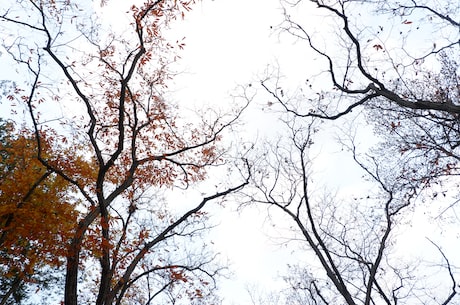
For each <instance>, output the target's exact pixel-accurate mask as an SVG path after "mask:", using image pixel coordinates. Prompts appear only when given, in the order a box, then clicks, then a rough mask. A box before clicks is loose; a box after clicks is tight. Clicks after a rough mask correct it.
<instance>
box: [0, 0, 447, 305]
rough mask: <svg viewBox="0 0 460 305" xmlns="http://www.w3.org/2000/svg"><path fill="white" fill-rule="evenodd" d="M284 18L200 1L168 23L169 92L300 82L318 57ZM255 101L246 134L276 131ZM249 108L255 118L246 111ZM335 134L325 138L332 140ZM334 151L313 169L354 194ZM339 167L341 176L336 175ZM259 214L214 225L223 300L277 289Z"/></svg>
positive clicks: (208, 95)
mask: <svg viewBox="0 0 460 305" xmlns="http://www.w3.org/2000/svg"><path fill="white" fill-rule="evenodd" d="M114 1H115V0H114ZM282 17H283V16H282V10H281V8H280V4H279V0H214V1H212V0H204V1H202V2H198V3H197V4H196V5H194V6H193V9H192V11H191V12H189V13H188V14H187V15H186V19H185V20H184V21H178V22H176V24H175V25H174V26H173V29H172V33H173V34H177V36H178V38H181V37H183V36H185V37H186V40H185V42H186V47H185V50H184V51H183V52H182V53H181V56H182V60H181V61H180V62H179V65H178V67H179V68H180V70H182V71H183V73H181V74H179V75H178V76H177V77H176V78H175V79H173V83H174V85H172V86H170V89H171V92H172V96H173V97H174V98H175V99H177V100H178V102H179V103H180V104H181V105H184V104H187V105H188V104H190V107H193V106H195V105H197V106H198V105H200V104H202V103H203V104H210V105H222V106H223V107H225V106H226V105H227V104H228V103H231V101H232V99H231V95H232V94H234V93H235V88H236V87H237V86H238V85H245V84H248V83H253V82H257V80H258V79H260V77H261V76H262V75H263V74H264V71H266V69H267V66H268V65H274V64H276V63H279V65H280V66H281V67H282V68H283V72H284V73H286V74H289V75H290V77H291V79H292V82H293V84H294V86H295V83H296V82H297V81H302V78H303V77H304V71H306V70H307V69H308V67H309V65H313V64H316V63H315V62H312V61H311V60H310V58H309V57H308V56H309V54H308V52H307V51H306V48H305V47H299V45H296V44H294V43H293V41H292V40H291V39H289V38H288V37H281V39H282V42H283V43H280V38H279V36H278V35H277V34H276V33H273V30H272V29H271V28H270V26H276V25H277V24H279V23H280V22H281V21H282ZM305 18H308V17H307V16H305ZM312 20H313V19H312ZM0 58H1V57H0ZM1 64H3V63H2V62H0V65H1ZM0 76H1V75H0ZM2 78H6V77H0V79H2ZM254 102H255V103H254V104H253V105H252V107H253V108H252V109H250V111H249V114H247V115H246V116H245V119H247V120H248V125H247V126H249V128H248V131H250V132H248V136H249V137H251V134H252V135H254V136H256V135H259V137H263V136H268V135H270V134H272V133H276V130H275V129H274V128H272V126H273V121H272V119H273V117H272V116H270V115H269V114H267V115H266V117H264V116H262V115H260V114H261V112H259V111H260V110H261V108H262V107H264V104H265V103H266V102H267V101H266V100H265V99H264V98H263V95H261V96H260V97H258V98H257V99H256V100H255V101H254ZM0 109H1V108H0ZM254 113H257V116H255V117H251V115H253V114H254ZM332 133H333V132H331V133H330V134H329V136H330V137H329V138H328V139H332V138H333V136H332V135H331V134H332ZM339 151H340V149H339V148H337V147H336V146H334V145H329V144H328V142H327V141H324V143H322V145H321V146H320V147H319V148H318V158H317V159H316V162H317V163H316V164H317V168H316V169H317V170H318V171H320V172H321V173H322V177H323V179H326V178H325V177H328V179H329V182H331V181H332V182H334V181H335V183H336V184H337V185H338V184H339V183H343V182H346V183H345V184H342V187H344V188H343V189H341V191H342V192H348V193H352V192H353V191H354V190H356V189H358V188H359V187H360V185H357V184H354V182H355V181H358V180H359V174H356V172H355V171H354V170H353V166H352V165H350V164H349V163H347V162H346V161H347V160H349V159H347V158H348V156H346V155H343V154H338V152H339ZM319 152H321V153H319ZM337 168H340V172H341V173H342V174H341V175H339V174H337ZM330 177H333V179H331V178H330ZM323 182H325V181H323ZM333 184H334V183H333ZM420 213H423V211H420ZM264 215H265V214H264V212H263V208H261V210H260V211H258V210H257V209H253V210H246V211H244V213H242V214H237V213H233V214H223V215H219V216H220V217H219V216H218V217H216V218H215V219H216V220H217V221H219V222H221V225H220V226H218V227H216V228H215V229H214V231H213V233H212V237H213V239H214V242H215V245H216V248H217V249H218V250H219V251H221V252H222V254H223V255H225V256H227V257H228V258H229V259H230V263H231V265H230V267H231V269H230V271H232V272H234V277H233V278H232V279H230V280H228V281H225V282H224V283H223V285H222V294H223V297H224V298H225V301H224V305H231V304H249V301H248V298H249V295H248V294H247V292H246V291H245V289H246V288H245V286H246V285H254V284H255V285H259V286H260V288H261V289H267V290H270V288H279V287H276V286H277V283H278V281H279V279H277V277H278V275H280V274H282V273H283V272H284V270H285V267H286V263H287V262H289V260H290V259H291V258H293V256H292V255H291V254H290V253H291V252H290V250H289V249H286V248H283V247H280V245H279V244H278V243H277V241H276V240H275V239H271V238H269V236H267V234H266V232H267V230H266V228H265V229H262V227H265V226H266V224H267V222H265V216H264ZM422 227H424V224H423V223H420V224H417V223H416V222H414V226H413V230H420V228H422ZM425 228H427V226H425ZM419 232H420V231H419ZM427 234H428V232H427ZM418 236H419V237H420V238H419V240H418V241H417V242H420V243H422V241H421V240H422V239H423V238H424V236H423V235H421V234H418ZM447 238H451V237H447Z"/></svg>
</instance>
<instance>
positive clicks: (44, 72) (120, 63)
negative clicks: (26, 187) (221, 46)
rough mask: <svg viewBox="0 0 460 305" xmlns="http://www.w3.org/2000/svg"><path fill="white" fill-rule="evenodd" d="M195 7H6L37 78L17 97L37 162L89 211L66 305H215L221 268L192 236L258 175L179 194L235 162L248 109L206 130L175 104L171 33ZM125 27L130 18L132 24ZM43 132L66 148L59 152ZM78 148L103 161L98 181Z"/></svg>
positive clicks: (79, 221)
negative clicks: (170, 93) (210, 208)
mask: <svg viewBox="0 0 460 305" xmlns="http://www.w3.org/2000/svg"><path fill="white" fill-rule="evenodd" d="M192 3H193V1H172V0H171V1H169V0H154V1H151V0H148V1H145V2H144V3H143V4H139V5H138V4H132V5H130V6H129V7H127V8H126V9H124V8H121V7H122V5H121V4H120V3H115V2H114V3H113V4H112V3H111V2H110V1H102V3H101V5H102V8H101V10H102V12H104V10H105V9H109V8H111V5H112V8H115V10H114V11H113V12H115V13H116V14H118V13H120V14H119V15H117V17H116V18H115V19H116V20H107V19H104V18H97V17H98V16H96V14H97V11H95V8H94V7H93V2H92V1H86V2H81V1H79V2H78V3H77V2H76V1H16V2H12V3H10V4H7V5H8V6H7V7H4V5H3V6H2V7H3V8H2V11H1V12H0V18H1V20H2V21H3V23H2V30H3V31H4V32H6V33H10V34H13V35H14V36H15V37H19V38H18V39H12V40H9V39H6V40H5V41H4V44H3V45H4V47H5V49H6V51H7V52H8V54H10V55H11V57H12V58H13V59H14V60H15V61H16V62H18V63H20V64H22V66H23V67H25V69H26V70H25V71H26V73H27V75H24V76H25V78H28V79H30V82H29V83H26V84H24V85H23V86H21V87H19V86H18V87H16V88H15V90H13V92H11V93H10V94H9V95H7V99H9V100H11V101H13V102H15V103H18V104H20V105H25V107H26V110H27V112H28V113H29V116H30V120H31V123H32V128H33V130H34V136H35V140H36V146H37V154H36V159H37V161H38V162H39V163H40V164H41V165H42V166H43V167H44V168H45V169H46V172H47V173H48V172H49V173H50V175H51V174H52V175H55V176H57V177H60V178H59V179H60V180H64V181H66V183H69V184H71V185H72V187H73V188H74V189H75V190H76V193H75V194H74V195H73V198H71V199H73V202H72V203H73V204H74V205H75V209H76V210H78V212H79V213H78V215H77V217H76V219H75V221H71V223H72V227H71V228H70V229H69V230H66V233H70V234H71V238H70V239H69V240H68V242H61V243H60V245H61V246H64V247H66V251H65V252H64V255H65V257H66V262H65V267H66V270H65V289H64V290H65V291H64V292H63V294H62V295H63V302H64V304H66V305H73V304H84V303H91V304H98V305H102V304H127V303H129V304H131V303H139V304H153V303H154V302H158V303H164V302H166V301H167V300H169V301H172V302H174V303H178V304H180V303H187V304H190V302H192V303H200V304H202V303H204V302H206V300H208V301H209V302H212V301H213V300H214V297H213V290H214V289H213V287H214V284H215V282H214V278H215V276H216V274H217V273H218V272H219V271H220V270H221V268H220V267H218V266H216V265H215V262H214V258H215V257H214V256H213V255H210V254H209V253H208V252H207V251H206V250H205V248H203V249H201V248H200V246H199V243H197V240H196V239H193V240H194V242H193V243H192V242H190V241H189V242H188V243H185V242H184V241H183V240H184V239H185V240H189V239H192V238H193V237H195V236H199V235H200V232H202V231H203V230H205V229H206V228H207V225H206V219H207V214H206V212H205V211H203V209H204V207H205V206H206V204H207V203H209V202H211V201H215V200H219V199H221V200H223V198H224V197H225V196H227V195H229V194H231V193H233V192H235V191H237V190H239V189H241V188H242V187H243V186H245V185H246V184H247V183H248V181H247V180H248V177H246V176H247V174H245V173H244V171H245V170H244V171H243V170H242V174H238V175H236V176H235V177H233V178H232V179H231V180H230V181H236V182H235V183H234V184H233V185H225V184H222V185H219V184H218V185H217V187H218V189H217V190H216V191H215V192H213V193H211V194H209V193H208V195H205V196H204V197H202V198H201V199H196V196H194V197H184V196H182V197H181V198H180V200H177V199H176V201H180V202H177V204H175V205H173V203H174V202H171V200H170V198H171V196H169V195H168V194H169V193H170V191H172V190H176V191H177V190H178V188H181V189H183V190H185V191H187V190H188V189H189V188H190V186H192V185H198V184H199V183H200V182H202V181H204V180H205V179H206V177H207V169H208V167H210V166H216V165H219V164H221V165H223V164H224V156H225V150H224V148H223V147H219V145H218V142H219V141H220V140H221V138H222V136H223V133H224V132H225V130H226V129H227V128H228V127H229V126H231V125H232V124H234V122H235V121H236V120H237V119H238V117H239V116H240V113H241V111H242V110H243V109H244V106H243V107H241V108H237V109H235V110H234V111H232V112H231V113H228V114H223V115H214V116H213V112H211V113H205V114H203V117H202V118H200V120H195V121H198V123H197V124H196V125H195V124H192V121H191V120H184V119H183V118H181V116H180V112H179V111H178V109H177V107H176V106H174V105H173V103H169V102H168V101H167V100H166V99H165V97H164V96H165V91H166V85H167V81H168V79H169V78H170V77H171V76H172V73H170V71H169V68H168V67H169V64H170V63H172V62H175V61H176V60H177V55H176V52H178V50H180V49H181V48H183V46H184V45H183V42H182V41H180V40H178V41H175V42H173V41H174V40H173V41H169V40H167V39H166V34H165V33H164V30H165V29H167V27H168V26H169V25H170V23H171V22H172V21H173V20H175V19H178V18H181V17H182V16H183V15H184V14H185V13H186V11H188V10H190V9H191V5H192ZM126 11H128V12H127V13H125V12H126ZM97 20H100V21H97ZM121 20H128V22H127V24H126V25H124V26H122V27H121V28H120V21H121ZM107 22H109V23H107ZM31 33H32V35H31ZM55 109H63V110H62V111H60V112H59V111H58V113H55V112H53V111H50V110H55ZM179 109H180V108H179ZM56 123H57V124H56ZM43 133H51V134H53V135H54V136H53V139H54V140H55V141H57V142H58V143H61V144H62V145H63V147H65V149H62V150H60V151H59V153H58V154H53V155H48V154H47V153H46V137H44V135H43ZM74 152H77V155H81V156H84V158H85V159H86V160H88V161H89V163H90V164H93V165H94V168H92V169H91V171H90V172H89V173H88V172H87V171H86V170H85V169H82V168H81V165H80V163H79V162H77V160H75V159H74V158H73V157H72V156H73V155H74ZM237 180H238V181H239V182H238V181H237ZM161 190H163V191H165V190H167V191H166V193H167V194H165V195H164V196H160V195H158V192H159V191H161ZM208 192H209V191H208ZM67 194H68V195H69V196H70V194H69V193H67ZM192 198H195V199H192ZM194 202H195V203H194ZM184 209H185V211H184ZM178 211H181V212H178ZM190 245H191V247H190Z"/></svg>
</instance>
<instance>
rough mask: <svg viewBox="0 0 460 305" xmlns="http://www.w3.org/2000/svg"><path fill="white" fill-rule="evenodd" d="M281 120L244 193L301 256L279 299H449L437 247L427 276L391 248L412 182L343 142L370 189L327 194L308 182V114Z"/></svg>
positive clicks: (407, 211) (411, 197)
mask: <svg viewBox="0 0 460 305" xmlns="http://www.w3.org/2000/svg"><path fill="white" fill-rule="evenodd" d="M306 121H307V122H306ZM286 124H287V126H288V128H287V129H288V131H287V132H286V134H285V136H283V138H282V139H280V140H279V141H278V142H276V143H272V144H271V145H269V148H267V150H266V153H265V154H264V156H265V157H264V159H263V160H260V159H259V161H258V162H256V163H257V165H255V166H254V172H255V175H254V177H253V184H254V186H255V188H256V190H254V191H253V192H251V193H248V196H249V197H250V201H251V202H252V203H255V204H259V205H266V206H267V208H268V210H269V211H270V215H271V217H272V221H273V224H274V225H275V226H278V227H280V228H281V229H284V230H283V231H282V232H288V233H285V235H284V236H282V237H280V238H284V239H285V240H286V242H288V241H289V243H290V246H291V247H294V249H297V252H300V253H301V255H300V256H298V255H297V256H295V257H299V261H298V262H296V263H294V264H293V265H291V266H290V268H289V269H288V273H287V275H286V277H285V279H286V283H287V284H288V287H289V289H288V291H283V292H282V293H283V295H284V301H285V302H286V304H349V305H354V304H413V303H414V302H415V303H420V304H454V303H455V300H456V298H457V294H458V272H457V270H456V268H455V266H453V265H452V264H451V263H450V261H449V258H448V256H447V255H446V254H445V253H444V252H443V250H442V248H441V247H440V246H438V245H436V244H434V247H435V249H437V250H439V252H438V257H439V258H441V260H442V262H443V263H441V264H440V265H439V266H440V269H437V268H436V270H431V271H430V272H428V275H427V274H426V273H425V272H426V271H427V270H428V269H429V267H428V266H429V265H428V264H427V265H425V264H424V263H423V262H422V261H418V260H417V258H413V257H410V258H407V257H406V258H404V255H403V254H404V253H401V252H400V249H399V247H400V244H398V238H399V235H400V234H399V233H398V232H403V231H404V227H405V226H406V225H409V224H408V219H410V218H411V217H412V212H411V211H412V209H411V207H412V205H413V204H414V202H415V200H416V199H417V193H416V190H417V187H416V186H414V182H411V183H410V184H409V183H408V182H407V181H405V180H401V179H398V177H396V178H395V176H394V175H393V172H392V168H391V166H392V164H385V163H383V162H381V161H382V159H381V158H380V157H379V156H378V155H377V156H372V155H370V154H368V155H360V154H359V153H358V152H357V150H356V147H355V145H354V142H353V141H350V142H348V144H349V146H348V148H349V149H350V152H351V155H352V157H353V158H354V161H355V162H356V164H357V165H358V167H359V168H360V169H361V170H362V171H363V172H364V174H365V178H366V180H365V181H367V182H366V183H370V187H369V188H366V189H365V190H364V191H365V192H367V193H364V195H363V196H361V197H354V198H353V197H345V198H343V197H336V196H332V195H327V194H325V188H324V186H318V185H316V186H315V184H314V183H313V182H312V181H314V180H315V173H313V172H312V170H311V165H312V162H314V161H312V160H311V159H310V150H311V146H312V145H314V144H313V140H314V139H315V136H314V134H315V132H316V131H317V127H316V126H315V124H316V123H315V119H313V120H310V119H309V120H305V119H299V118H298V117H297V118H294V119H292V120H288V121H287V123H286ZM338 170H339V169H338ZM363 188H364V184H363ZM281 229H280V231H281ZM427 259H434V258H427ZM424 268H427V269H424ZM439 283H442V285H439Z"/></svg>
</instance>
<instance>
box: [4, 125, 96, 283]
mask: <svg viewBox="0 0 460 305" xmlns="http://www.w3.org/2000/svg"><path fill="white" fill-rule="evenodd" d="M1 133H2V136H1V141H0V152H1V154H0V158H1V159H0V168H1V170H0V172H1V179H0V202H1V205H0V219H1V228H0V229H1V231H0V232H1V235H0V247H1V255H0V260H1V262H0V264H1V265H2V266H8V271H7V272H6V274H3V275H2V276H6V277H9V276H18V277H19V278H21V279H22V280H26V281H28V280H31V279H32V278H33V275H34V272H35V269H37V268H40V267H43V266H45V265H48V266H59V265H61V264H63V263H64V258H65V256H66V253H67V244H68V243H69V239H70V238H71V235H72V233H73V225H74V223H75V221H76V219H77V216H78V213H77V211H76V210H75V207H76V204H77V202H76V201H75V198H74V191H73V189H72V186H71V184H70V183H69V182H68V181H66V180H64V179H63V178H62V177H60V176H59V175H57V174H56V173H53V172H52V171H50V170H49V169H47V168H46V167H45V166H44V165H43V164H42V163H41V162H40V161H39V160H38V159H37V153H38V147H37V142H36V139H35V136H34V133H33V132H31V131H29V130H26V129H23V130H15V129H14V126H13V124H12V123H5V124H4V125H3V128H2V129H1ZM40 137H41V146H42V147H41V149H42V154H43V156H44V157H46V158H49V159H53V158H56V157H57V150H59V149H60V147H59V145H58V144H57V143H56V142H55V141H54V139H53V137H52V136H51V135H50V134H47V133H46V132H42V133H41V135H40ZM68 158H69V159H72V161H71V162H70V160H68V161H69V162H70V163H72V164H74V165H76V166H78V165H77V163H79V164H80V165H79V166H78V167H79V169H78V171H79V172H80V174H81V175H84V176H89V175H90V172H84V171H86V170H90V168H91V166H90V165H89V163H88V162H85V161H83V160H82V159H81V158H78V157H76V156H75V155H69V156H68ZM78 171H76V172H78Z"/></svg>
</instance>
